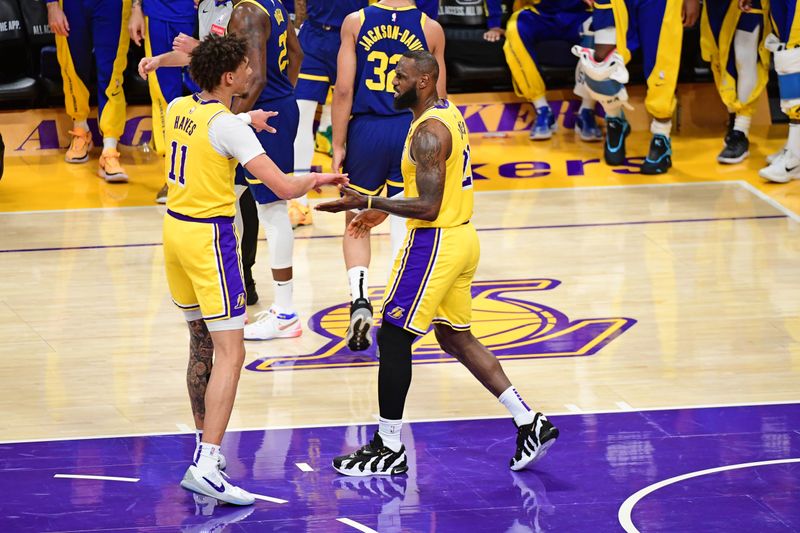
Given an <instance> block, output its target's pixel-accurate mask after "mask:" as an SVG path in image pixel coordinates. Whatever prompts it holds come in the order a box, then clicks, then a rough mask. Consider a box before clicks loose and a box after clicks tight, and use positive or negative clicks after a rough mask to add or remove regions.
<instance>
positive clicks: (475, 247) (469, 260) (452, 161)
mask: <svg viewBox="0 0 800 533" xmlns="http://www.w3.org/2000/svg"><path fill="white" fill-rule="evenodd" d="M427 120H438V121H440V122H441V123H442V124H444V125H445V126H446V127H447V129H448V130H449V132H450V137H451V139H452V150H451V152H450V156H449V157H448V158H447V161H446V166H445V183H444V193H443V196H442V204H441V208H440V210H439V216H438V217H437V218H436V220H434V221H432V222H427V221H423V220H415V219H410V220H409V221H408V233H407V234H406V239H405V242H404V243H403V246H402V248H401V249H400V251H399V252H398V254H397V257H395V260H394V266H393V267H392V275H391V278H390V279H389V284H388V285H387V288H386V294H385V296H384V305H383V320H384V321H385V322H389V323H391V324H393V325H395V326H398V327H400V328H403V329H405V330H407V331H410V332H412V333H415V334H417V335H423V334H425V332H426V331H427V330H428V328H429V327H430V325H431V323H441V324H446V325H448V326H450V327H451V328H453V329H455V330H468V329H469V328H470V322H471V320H472V292H471V286H472V278H473V277H474V275H475V270H476V269H477V268H478V260H479V259H480V243H479V242H478V234H477V232H476V231H475V227H474V226H473V225H472V223H471V222H470V218H471V217H472V208H473V197H474V194H473V188H472V168H471V165H470V147H469V135H468V133H467V126H466V124H465V123H464V117H463V116H462V115H461V112H460V111H459V110H458V108H457V107H456V106H455V105H453V104H452V103H450V102H449V101H447V100H443V101H442V102H441V103H440V104H439V105H437V106H435V107H432V108H430V109H428V110H427V111H425V112H424V113H423V114H422V115H421V116H420V117H419V118H418V119H417V120H416V121H414V122H413V123H412V124H411V127H410V128H409V131H408V134H407V138H406V142H405V146H404V147H403V157H402V169H403V182H404V184H405V191H404V194H405V196H407V197H414V196H418V195H419V193H418V191H417V182H416V165H415V163H414V161H413V160H412V159H411V157H410V155H409V149H410V145H411V139H412V137H413V135H414V132H415V131H416V129H417V127H418V126H419V125H420V124H422V123H423V122H425V121H427Z"/></svg>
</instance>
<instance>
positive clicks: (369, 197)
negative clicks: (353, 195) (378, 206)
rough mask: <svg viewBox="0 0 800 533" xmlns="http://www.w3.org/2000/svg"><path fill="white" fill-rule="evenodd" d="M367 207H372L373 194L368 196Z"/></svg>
mask: <svg viewBox="0 0 800 533" xmlns="http://www.w3.org/2000/svg"><path fill="white" fill-rule="evenodd" d="M367 209H372V196H367Z"/></svg>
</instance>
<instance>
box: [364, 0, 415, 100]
mask: <svg viewBox="0 0 800 533" xmlns="http://www.w3.org/2000/svg"><path fill="white" fill-rule="evenodd" d="M359 15H360V16H361V29H360V30H359V32H358V39H357V40H356V87H355V94H354V96H353V111H352V113H353V114H354V115H359V114H373V115H397V114H401V113H409V111H405V110H403V111H397V110H395V109H394V107H393V106H392V102H393V101H394V87H393V86H392V82H393V81H394V69H395V66H396V65H397V62H398V61H400V58H401V57H402V56H403V54H404V53H405V52H407V51H408V50H427V49H428V43H427V41H426V40H425V33H424V32H423V31H422V28H423V25H424V24H425V18H426V15H425V14H424V13H422V12H421V11H420V10H419V9H417V8H415V7H413V6H409V7H394V8H392V7H387V6H383V5H380V4H373V5H371V6H369V7H366V8H364V9H362V10H361V11H359Z"/></svg>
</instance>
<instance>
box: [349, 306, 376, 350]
mask: <svg viewBox="0 0 800 533" xmlns="http://www.w3.org/2000/svg"><path fill="white" fill-rule="evenodd" d="M370 328H372V304H371V303H369V300H367V299H366V298H359V299H357V300H356V301H355V302H353V303H351V304H350V326H349V327H348V328H347V336H346V337H345V341H347V347H348V348H350V350H352V351H354V352H360V351H363V350H366V349H367V348H369V347H370V346H371V345H372V336H371V335H370V334H369V330H370Z"/></svg>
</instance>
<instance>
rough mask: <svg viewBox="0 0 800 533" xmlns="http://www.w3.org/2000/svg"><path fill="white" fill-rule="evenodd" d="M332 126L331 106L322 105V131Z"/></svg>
mask: <svg viewBox="0 0 800 533" xmlns="http://www.w3.org/2000/svg"><path fill="white" fill-rule="evenodd" d="M330 126H331V106H329V105H327V104H326V105H324V106H322V113H321V114H320V116H319V129H320V131H324V130H327V129H328V128H329V127H330Z"/></svg>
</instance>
